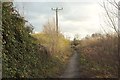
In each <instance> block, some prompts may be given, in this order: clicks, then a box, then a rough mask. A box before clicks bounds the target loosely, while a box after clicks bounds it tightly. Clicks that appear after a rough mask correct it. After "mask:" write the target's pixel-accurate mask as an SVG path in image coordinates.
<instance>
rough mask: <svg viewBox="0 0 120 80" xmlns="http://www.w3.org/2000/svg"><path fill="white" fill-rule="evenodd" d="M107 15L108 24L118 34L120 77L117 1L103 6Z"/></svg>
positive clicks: (119, 37) (119, 12)
mask: <svg viewBox="0 0 120 80" xmlns="http://www.w3.org/2000/svg"><path fill="white" fill-rule="evenodd" d="M101 6H102V7H103V8H104V10H105V13H106V18H107V22H106V24H108V25H109V27H111V28H112V29H113V30H114V31H115V32H116V34H117V38H118V39H117V40H118V55H117V58H118V77H120V51H119V50H120V47H119V46H120V43H119V42H120V29H119V28H120V4H119V3H118V2H117V1H116V0H106V1H104V2H103V4H102V5H101Z"/></svg>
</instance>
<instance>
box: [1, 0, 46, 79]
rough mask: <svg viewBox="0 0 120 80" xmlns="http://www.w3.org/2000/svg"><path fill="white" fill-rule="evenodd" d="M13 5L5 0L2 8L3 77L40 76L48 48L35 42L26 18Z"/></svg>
mask: <svg viewBox="0 0 120 80" xmlns="http://www.w3.org/2000/svg"><path fill="white" fill-rule="evenodd" d="M12 6H13V3H12V2H4V3H3V8H2V9H3V10H2V28H3V34H2V35H3V50H2V55H3V58H2V59H3V60H2V61H3V62H2V63H3V65H2V66H3V77H39V76H40V75H39V74H41V69H42V68H41V67H40V66H41V65H42V59H43V58H47V54H45V53H46V50H45V48H44V47H43V46H41V45H37V44H35V43H34V38H33V37H32V36H31V35H30V34H29V33H30V32H29V31H28V29H27V28H26V27H25V20H24V18H23V17H21V16H20V15H19V13H18V12H17V11H16V10H15V9H14V8H13V7H12ZM40 48H41V49H40ZM38 53H39V54H38ZM36 70H37V71H36ZM41 76H42V75H41Z"/></svg>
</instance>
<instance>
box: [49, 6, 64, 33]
mask: <svg viewBox="0 0 120 80" xmlns="http://www.w3.org/2000/svg"><path fill="white" fill-rule="evenodd" d="M51 9H52V10H53V11H55V12H56V32H57V33H58V11H59V10H63V8H58V7H57V8H51Z"/></svg>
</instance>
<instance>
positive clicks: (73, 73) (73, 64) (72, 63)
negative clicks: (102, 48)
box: [60, 52, 80, 78]
mask: <svg viewBox="0 0 120 80" xmlns="http://www.w3.org/2000/svg"><path fill="white" fill-rule="evenodd" d="M78 57H79V56H78V54H77V53H76V52H75V54H74V55H73V56H72V57H71V59H70V60H69V63H68V65H67V69H66V70H65V72H64V73H63V74H62V75H61V77H60V78H80V74H79V73H80V72H79V61H78Z"/></svg>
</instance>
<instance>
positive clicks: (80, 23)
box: [17, 0, 102, 38]
mask: <svg viewBox="0 0 120 80" xmlns="http://www.w3.org/2000/svg"><path fill="white" fill-rule="evenodd" d="M80 1H81V0H80ZM97 1H99V0H97ZM97 1H96V2H93V1H92V0H85V1H84V2H56V3H54V2H51V3H49V2H39V3H38V2H34V3H31V2H27V3H24V11H25V18H26V19H27V20H28V21H29V22H30V23H31V24H32V25H33V26H35V30H34V31H37V32H39V31H42V27H43V25H44V24H45V22H47V21H48V19H49V18H51V17H54V16H55V15H54V14H55V12H54V11H52V10H51V7H56V6H59V7H63V10H62V11H59V26H60V29H61V32H62V33H64V34H65V35H67V36H70V37H71V38H73V36H74V35H75V34H80V35H81V37H84V36H86V35H88V34H92V33H95V32H98V31H99V32H100V26H99V24H100V21H99V13H101V11H102V9H100V8H99V5H98V4H97ZM20 6H22V5H21V4H20V5H19V3H17V8H19V10H20V11H21V12H22V7H21V8H20Z"/></svg>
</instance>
